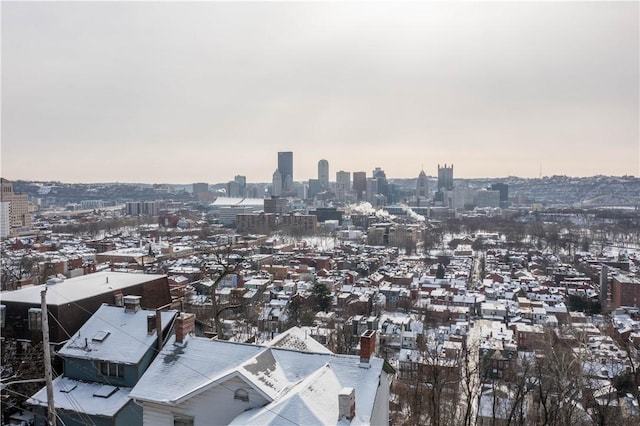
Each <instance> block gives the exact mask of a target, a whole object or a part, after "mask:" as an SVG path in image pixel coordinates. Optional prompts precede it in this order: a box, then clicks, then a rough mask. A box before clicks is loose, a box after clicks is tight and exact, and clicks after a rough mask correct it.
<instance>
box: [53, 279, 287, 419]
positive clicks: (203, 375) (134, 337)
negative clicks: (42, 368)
mask: <svg viewBox="0 0 640 426" xmlns="http://www.w3.org/2000/svg"><path fill="white" fill-rule="evenodd" d="M52 288H53V287H52ZM53 291H54V292H55V293H56V294H57V295H58V296H59V297H61V298H63V299H66V300H67V301H69V302H70V303H72V304H73V305H75V306H77V307H78V308H80V309H81V310H83V311H85V312H86V313H88V314H90V315H92V316H96V315H95V312H94V313H92V312H91V311H89V310H87V309H86V308H85V307H84V306H82V305H80V304H78V303H76V302H75V301H73V300H71V299H69V298H67V297H65V296H63V295H62V294H60V293H58V292H56V291H55V289H53ZM96 318H98V319H99V320H100V321H103V322H104V323H106V324H109V325H110V326H112V327H115V328H119V329H120V332H122V333H123V334H125V335H127V336H129V337H131V338H132V339H134V340H136V341H137V342H139V343H143V344H146V342H144V341H142V340H140V339H138V338H137V337H136V336H133V335H132V334H130V333H128V332H127V331H126V330H124V329H122V328H120V327H116V326H115V325H114V324H112V323H110V322H109V321H107V320H106V319H104V318H101V317H99V316H96ZM158 338H161V337H160V336H158ZM152 350H153V351H154V352H156V355H159V354H160V351H159V350H158V349H157V347H155V346H154V347H152ZM176 362H179V363H180V364H181V365H183V366H184V367H185V368H187V369H189V370H191V371H193V372H195V373H197V374H199V375H201V376H202V377H204V378H206V379H207V380H210V381H214V380H215V378H212V377H209V376H207V375H206V374H204V373H203V372H201V371H199V370H196V369H195V368H193V367H191V366H190V365H188V364H186V363H184V362H182V361H181V360H180V359H177V360H176ZM219 386H220V387H222V388H224V389H226V390H228V391H229V392H231V393H232V394H235V390H233V389H231V388H229V387H228V386H225V385H224V384H222V383H220V384H219ZM261 408H262V409H264V410H266V411H268V412H270V413H272V414H274V415H276V416H278V417H281V418H282V419H284V420H286V421H288V422H290V423H291V424H294V425H298V423H296V422H295V421H293V420H291V419H289V418H287V417H285V416H283V415H282V414H280V413H276V412H275V411H273V410H271V409H270V408H268V407H261ZM298 426H299V425H298Z"/></svg>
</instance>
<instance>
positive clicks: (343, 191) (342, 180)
mask: <svg viewBox="0 0 640 426" xmlns="http://www.w3.org/2000/svg"><path fill="white" fill-rule="evenodd" d="M350 191H351V173H349V172H345V171H342V170H340V171H339V172H338V173H336V197H337V199H338V201H345V200H346V198H347V194H348V193H349V192H350Z"/></svg>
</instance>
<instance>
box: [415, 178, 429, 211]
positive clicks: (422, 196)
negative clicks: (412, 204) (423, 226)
mask: <svg viewBox="0 0 640 426" xmlns="http://www.w3.org/2000/svg"><path fill="white" fill-rule="evenodd" d="M428 184H429V182H428V179H427V174H426V173H425V172H424V170H421V171H420V174H419V175H418V180H417V182H416V203H417V206H418V207H424V206H426V203H427V200H428V198H429V185H428Z"/></svg>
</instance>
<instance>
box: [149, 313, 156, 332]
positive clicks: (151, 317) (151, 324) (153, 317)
mask: <svg viewBox="0 0 640 426" xmlns="http://www.w3.org/2000/svg"><path fill="white" fill-rule="evenodd" d="M154 331H156V314H149V315H147V335H148V336H151V335H152V334H153V332H154Z"/></svg>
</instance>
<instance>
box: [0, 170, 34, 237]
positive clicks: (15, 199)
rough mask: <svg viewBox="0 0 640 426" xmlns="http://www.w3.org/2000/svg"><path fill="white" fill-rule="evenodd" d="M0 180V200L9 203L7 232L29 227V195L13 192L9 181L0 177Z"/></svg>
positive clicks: (30, 221)
mask: <svg viewBox="0 0 640 426" xmlns="http://www.w3.org/2000/svg"><path fill="white" fill-rule="evenodd" d="M0 181H1V186H2V192H1V193H0V202H8V203H9V229H10V231H9V232H10V233H11V231H19V230H20V229H23V230H24V229H30V228H31V224H32V218H31V213H30V212H29V196H28V195H27V194H18V193H15V192H13V183H12V182H11V181H9V180H6V179H4V178H0Z"/></svg>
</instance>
